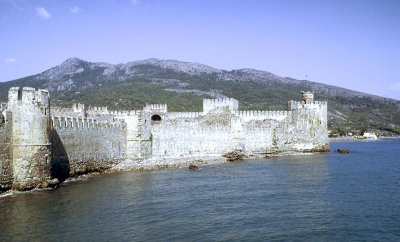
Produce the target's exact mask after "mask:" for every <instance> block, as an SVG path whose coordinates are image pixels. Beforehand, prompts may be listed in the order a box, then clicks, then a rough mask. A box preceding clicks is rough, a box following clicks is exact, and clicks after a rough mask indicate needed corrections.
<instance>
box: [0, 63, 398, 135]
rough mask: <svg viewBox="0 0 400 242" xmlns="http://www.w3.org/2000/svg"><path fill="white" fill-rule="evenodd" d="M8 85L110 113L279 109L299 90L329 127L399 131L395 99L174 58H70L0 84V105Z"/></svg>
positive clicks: (61, 102)
mask: <svg viewBox="0 0 400 242" xmlns="http://www.w3.org/2000/svg"><path fill="white" fill-rule="evenodd" d="M12 86H21V87H22V86H31V87H35V88H46V89H48V90H49V91H50V95H51V98H52V104H53V105H57V106H69V105H71V104H72V103H74V102H80V103H85V104H87V105H91V106H108V107H109V109H141V108H142V107H143V106H144V104H145V103H167V104H168V107H169V110H170V111H200V110H201V106H202V102H201V100H202V99H203V98H210V97H214V98H220V97H233V98H236V99H238V100H239V105H240V109H242V110H255V109H258V110H261V109H262V110H282V109H285V108H286V103H287V101H288V100H290V99H292V100H300V98H301V94H300V92H301V91H302V90H304V91H306V90H311V91H314V92H315V99H316V100H326V101H328V112H329V114H328V118H329V126H330V128H331V129H335V128H340V129H348V130H351V129H354V130H360V129H378V130H386V131H390V132H394V133H400V101H398V100H394V99H390V98H384V97H379V96H375V95H370V94H366V93H361V92H356V91H352V90H348V89H345V88H340V87H335V86H330V85H325V84H322V83H317V82H310V81H306V80H296V79H293V78H289V77H280V76H277V75H274V74H272V73H270V72H266V71H259V70H253V69H238V70H232V71H226V70H220V69H216V68H213V67H210V66H207V65H203V64H198V63H190V62H181V61H175V60H159V59H147V60H141V61H133V62H128V63H126V64H117V65H112V64H108V63H100V62H96V63H93V62H87V61H84V60H81V59H78V58H70V59H67V60H66V61H64V62H63V63H61V64H60V65H58V66H55V67H53V68H51V69H49V70H47V71H44V72H42V73H40V74H36V75H32V76H27V77H24V78H20V79H16V80H12V81H9V82H3V83H0V101H3V102H5V101H7V91H8V89H9V88H10V87H12Z"/></svg>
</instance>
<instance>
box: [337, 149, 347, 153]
mask: <svg viewBox="0 0 400 242" xmlns="http://www.w3.org/2000/svg"><path fill="white" fill-rule="evenodd" d="M336 152H338V153H340V154H348V153H350V150H347V149H337V150H336Z"/></svg>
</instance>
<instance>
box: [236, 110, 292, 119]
mask: <svg viewBox="0 0 400 242" xmlns="http://www.w3.org/2000/svg"><path fill="white" fill-rule="evenodd" d="M234 114H235V115H236V116H239V117H246V118H255V119H281V118H286V117H287V116H289V115H291V111H252V110H250V111H236V112H235V113H234Z"/></svg>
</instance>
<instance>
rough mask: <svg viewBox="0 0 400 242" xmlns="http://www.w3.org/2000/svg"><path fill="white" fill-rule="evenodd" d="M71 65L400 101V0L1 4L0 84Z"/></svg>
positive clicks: (22, 0)
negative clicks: (295, 82) (278, 79)
mask: <svg viewBox="0 0 400 242" xmlns="http://www.w3.org/2000/svg"><path fill="white" fill-rule="evenodd" d="M69 57H79V58H81V59H84V60H88V61H103V62H109V63H114V64H117V63H125V62H128V61H133V60H140V59H146V58H152V57H154V58H160V59H175V60H181V61H191V62H199V63H203V64H207V65H210V66H213V67H216V68H221V69H226V70H231V69H238V68H245V67H246V68H254V69H260V70H265V71H270V72H272V73H275V74H277V75H280V76H289V77H293V78H297V79H306V75H308V76H307V79H308V80H311V81H315V82H322V83H326V84H331V85H335V86H341V87H345V88H349V89H353V90H357V91H362V92H366V93H371V94H377V95H381V96H386V97H391V98H395V99H400V78H399V76H400V64H399V61H400V1H396V0H395V1H388V0H376V1H367V0H363V1H356V0H347V1H334V0H331V1H326V0H313V1H311V0H310V1H301V0H292V1H289V0H264V1H261V0H260V1H257V0H237V1H234V0H231V1H225V0H214V1H207V0H203V1H200V0H199V1H190V0H186V1H183V0H182V1H178V0H136V1H132V0H108V1H94V0H93V1H83V0H32V1H28V0H0V81H9V80H13V79H16V78H20V77H24V76H27V75H32V74H36V73H39V72H42V71H44V70H46V69H48V68H51V67H53V66H55V65H58V64H60V63H61V62H62V61H64V60H65V59H67V58H69Z"/></svg>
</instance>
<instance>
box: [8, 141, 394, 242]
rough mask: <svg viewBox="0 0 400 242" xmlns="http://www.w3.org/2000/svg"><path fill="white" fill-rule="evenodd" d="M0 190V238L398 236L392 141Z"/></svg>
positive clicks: (324, 238)
mask: <svg viewBox="0 0 400 242" xmlns="http://www.w3.org/2000/svg"><path fill="white" fill-rule="evenodd" d="M330 147H331V150H332V151H333V150H335V149H338V148H344V149H349V150H350V151H351V153H350V154H339V153H335V152H330V153H327V154H312V155H293V156H283V157H277V158H270V159H264V158H263V159H250V160H244V161H242V162H231V163H223V164H218V165H215V164H214V165H204V166H201V167H200V169H199V170H189V169H188V168H187V167H184V168H173V169H172V168H171V169H159V170H143V171H129V172H119V173H111V174H101V175H98V176H93V177H89V178H85V177H82V178H81V179H78V180H77V181H74V182H67V183H64V184H63V185H62V186H61V187H60V188H58V189H55V190H41V191H32V192H24V193H16V194H11V195H3V196H2V197H0V241H274V240H284V241H288V240H289V241H293V240H296V241H303V240H307V241H310V240H311V241H339V240H340V241H359V240H363V241H364V240H366V241H400V140H398V139H397V140H383V141H375V142H347V143H331V144H330Z"/></svg>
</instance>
